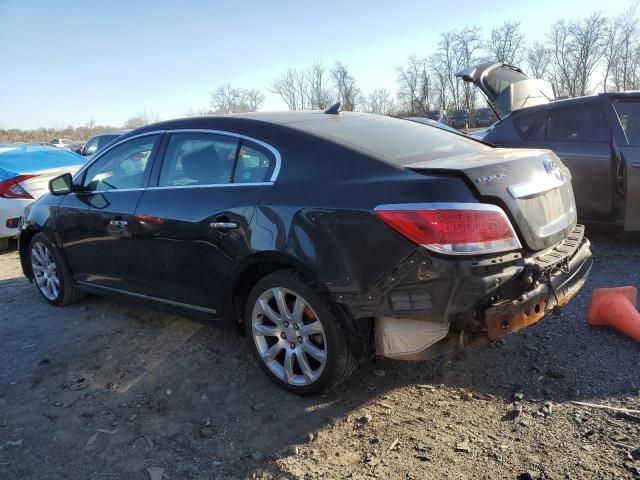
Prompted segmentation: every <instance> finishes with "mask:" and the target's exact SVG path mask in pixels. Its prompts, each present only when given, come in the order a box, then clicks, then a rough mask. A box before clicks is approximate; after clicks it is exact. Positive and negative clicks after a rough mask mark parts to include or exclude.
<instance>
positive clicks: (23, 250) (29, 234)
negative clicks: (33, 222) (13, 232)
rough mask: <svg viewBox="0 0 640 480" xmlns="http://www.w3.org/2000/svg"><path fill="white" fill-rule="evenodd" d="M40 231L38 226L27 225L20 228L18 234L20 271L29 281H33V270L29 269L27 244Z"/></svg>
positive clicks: (29, 243)
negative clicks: (23, 228) (24, 227)
mask: <svg viewBox="0 0 640 480" xmlns="http://www.w3.org/2000/svg"><path fill="white" fill-rule="evenodd" d="M41 231H42V230H40V229H39V228H33V227H29V228H27V229H25V230H22V231H21V232H20V235H19V236H18V253H19V255H20V266H21V267H22V273H24V276H25V277H27V278H28V279H29V281H33V271H32V270H31V263H30V262H29V245H31V240H32V239H33V237H34V236H35V235H36V234H38V233H40V232H41Z"/></svg>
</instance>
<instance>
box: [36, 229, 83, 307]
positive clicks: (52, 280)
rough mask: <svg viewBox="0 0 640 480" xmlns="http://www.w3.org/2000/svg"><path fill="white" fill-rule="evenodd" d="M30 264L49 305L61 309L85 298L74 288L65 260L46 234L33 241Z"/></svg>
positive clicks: (37, 283)
mask: <svg viewBox="0 0 640 480" xmlns="http://www.w3.org/2000/svg"><path fill="white" fill-rule="evenodd" d="M29 262H30V265H31V271H32V273H33V281H34V282H35V284H36V287H38V291H39V292H40V295H42V298H44V299H45V300H46V301H47V302H48V303H49V304H51V305H55V306H57V307H61V306H65V305H69V304H71V303H74V302H77V301H79V300H81V299H82V298H83V297H84V294H83V293H82V292H80V291H79V290H78V289H77V288H76V287H75V286H74V284H73V279H72V278H71V273H70V272H69V268H68V267H67V264H66V262H65V261H64V258H63V257H62V255H60V252H59V251H58V250H57V249H56V248H55V247H54V246H53V245H52V244H51V242H49V239H48V238H47V236H46V235H45V234H43V233H37V234H36V235H34V236H33V238H32V239H31V243H30V244H29Z"/></svg>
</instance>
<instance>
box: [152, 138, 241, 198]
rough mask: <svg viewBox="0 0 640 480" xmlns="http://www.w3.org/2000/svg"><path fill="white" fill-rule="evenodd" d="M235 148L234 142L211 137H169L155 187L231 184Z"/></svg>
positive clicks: (231, 139)
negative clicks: (157, 185) (157, 183)
mask: <svg viewBox="0 0 640 480" xmlns="http://www.w3.org/2000/svg"><path fill="white" fill-rule="evenodd" d="M238 144H239V141H238V140H237V139H236V138H233V137H228V136H225V135H216V134H212V133H198V132H185V133H174V134H172V135H171V138H170V140H169V144H168V145H167V151H166V153H165V156H164V161H163V163H162V169H161V171H160V181H159V186H161V187H175V186H192V185H193V186H195V185H221V184H227V183H231V174H232V171H233V165H234V163H235V160H236V155H237V153H238Z"/></svg>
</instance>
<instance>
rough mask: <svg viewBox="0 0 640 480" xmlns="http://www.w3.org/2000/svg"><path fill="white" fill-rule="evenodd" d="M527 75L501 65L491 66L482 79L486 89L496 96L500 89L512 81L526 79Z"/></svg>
mask: <svg viewBox="0 0 640 480" xmlns="http://www.w3.org/2000/svg"><path fill="white" fill-rule="evenodd" d="M527 78H529V77H527V76H526V75H525V74H524V73H521V72H518V71H516V70H513V69H512V68H509V67H506V66H502V67H498V68H493V69H491V71H490V72H489V74H488V75H487V76H486V77H485V79H484V84H485V86H486V87H487V90H489V92H490V93H491V94H493V96H495V97H497V96H498V95H500V94H501V93H502V91H503V90H504V89H505V88H507V87H508V86H509V85H511V84H512V83H516V82H519V81H521V80H526V79H527Z"/></svg>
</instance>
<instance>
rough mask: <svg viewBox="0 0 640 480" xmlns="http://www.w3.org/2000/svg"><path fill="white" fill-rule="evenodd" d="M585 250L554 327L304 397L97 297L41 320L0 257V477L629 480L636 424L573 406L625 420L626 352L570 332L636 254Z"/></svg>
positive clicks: (35, 302) (185, 333)
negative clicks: (574, 291)
mask: <svg viewBox="0 0 640 480" xmlns="http://www.w3.org/2000/svg"><path fill="white" fill-rule="evenodd" d="M591 238H592V241H593V243H594V253H595V256H596V264H595V266H594V269H593V271H592V274H591V278H590V280H589V282H588V284H587V286H586V287H585V288H584V289H583V290H582V292H581V293H580V294H579V296H578V297H577V298H576V299H574V301H573V302H572V303H571V304H570V305H569V306H568V307H566V308H565V309H564V310H563V312H562V313H561V314H560V315H559V316H555V317H550V318H547V319H546V320H544V321H543V322H541V323H540V324H538V325H536V326H533V327H531V328H529V329H527V330H526V331H525V332H523V333H522V334H519V335H513V336H511V337H508V338H507V339H506V341H503V342H499V343H497V344H495V345H492V346H491V347H486V348H483V349H469V350H466V351H464V352H462V353H460V354H458V355H457V356H455V357H447V358H441V359H438V360H435V361H430V362H422V363H405V362H392V361H389V360H381V361H378V362H376V363H375V364H371V365H368V366H366V367H363V368H361V369H359V370H358V371H357V372H356V373H355V375H354V376H353V378H352V379H351V380H350V381H349V382H348V383H347V384H346V385H344V386H342V387H341V388H339V389H338V390H336V391H334V392H331V393H330V394H328V395H325V396H322V397H316V398H310V399H301V398H297V397H294V396H292V395H289V394H287V393H285V392H283V391H281V390H279V389H278V388H276V387H275V386H273V385H272V384H271V383H270V382H269V381H268V380H267V378H266V377H265V376H264V375H263V374H262V373H261V372H260V371H259V370H258V368H257V366H256V365H255V363H254V361H253V360H252V358H251V356H250V352H249V349H248V347H247V344H246V340H245V339H244V338H242V337H241V336H240V335H239V334H238V333H237V332H236V331H234V330H233V329H231V328H228V327H225V326H224V325H217V324H213V325H212V324H206V323H203V322H199V321H197V320H194V319H192V318H186V317H181V316H175V315H171V314H167V313H163V312H160V311H155V310H151V309H149V308H148V307H144V306H139V305H136V304H125V303H121V302H116V301H114V300H113V299H106V298H98V297H90V298H88V299H86V300H85V301H83V302H82V303H80V304H78V305H74V306H72V307H68V308H63V309H56V308H52V307H49V306H48V305H46V304H45V302H44V301H43V300H42V299H41V298H40V296H39V294H38V293H37V292H36V289H35V287H34V286H32V285H30V284H29V283H28V282H27V281H26V280H25V279H24V278H22V277H21V273H20V270H19V261H18V255H17V253H16V252H15V251H14V252H9V253H5V254H3V255H0V340H1V341H2V346H1V348H0V479H3V480H4V479H31V478H34V479H35V478H37V479H87V478H91V479H98V478H118V479H120V478H122V479H144V478H148V474H147V468H149V467H160V468H163V469H164V470H165V477H164V478H168V479H174V480H175V479H209V478H258V479H276V478H327V479H332V478H353V479H365V478H384V479H385V480H393V479H424V478H437V479H448V478H451V479H460V478H472V479H479V478H487V479H497V478H507V479H514V480H515V479H518V480H529V479H539V478H542V479H559V478H566V479H599V478H603V479H605V478H606V479H611V478H640V414H638V413H624V412H616V411H611V410H600V409H595V408H591V407H586V406H582V405H577V404H574V403H572V402H573V401H580V402H589V403H595V404H600V405H609V406H615V407H624V408H627V409H635V410H638V409H640V391H639V390H640V374H639V373H638V365H640V348H638V345H636V344H634V343H633V342H631V341H630V340H628V339H626V338H625V337H623V336H621V335H619V334H617V333H615V332H613V331H611V330H610V329H608V328H602V329H597V330H595V329H592V328H589V327H587V326H586V324H585V317H586V311H587V308H588V303H589V297H590V293H591V291H592V290H593V289H594V288H597V287H602V286H616V285H640V268H638V267H639V266H640V248H639V247H636V246H634V244H632V243H623V242H622V241H620V240H619V239H616V238H615V235H607V234H606V233H599V234H596V235H594V234H592V235H591ZM636 245H637V243H636ZM158 478H160V477H158Z"/></svg>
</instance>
